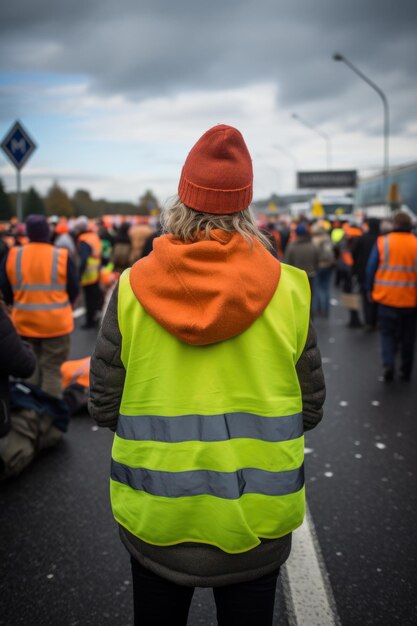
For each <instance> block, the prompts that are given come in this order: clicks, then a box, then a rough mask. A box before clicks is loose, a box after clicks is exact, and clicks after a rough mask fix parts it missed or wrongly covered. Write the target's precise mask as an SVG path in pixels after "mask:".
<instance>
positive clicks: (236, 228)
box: [161, 196, 272, 249]
mask: <svg viewBox="0 0 417 626" xmlns="http://www.w3.org/2000/svg"><path fill="white" fill-rule="evenodd" d="M161 225H162V228H163V231H164V232H165V233H169V234H170V235H173V236H174V237H175V238H176V239H180V240H181V241H188V242H193V241H198V240H199V239H201V233H203V232H204V233H205V236H206V239H213V237H212V235H211V232H212V231H213V230H216V229H219V230H223V231H225V232H226V233H234V232H237V233H239V234H240V235H242V237H243V238H244V239H245V240H246V241H247V243H248V244H249V246H250V247H252V246H253V240H254V239H257V240H258V241H259V242H260V243H261V244H262V245H263V246H265V248H267V249H270V248H271V247H272V245H271V242H270V241H269V239H268V238H267V237H266V236H265V235H264V234H263V233H262V232H261V231H260V230H259V228H258V227H257V225H256V222H255V219H254V217H253V214H252V211H251V210H250V209H249V208H248V209H245V210H244V211H239V213H231V214H228V215H213V214H211V213H202V212H201V211H194V209H191V208H190V207H188V206H186V205H185V204H183V203H182V202H181V200H180V199H179V197H178V196H174V198H173V199H172V200H171V201H170V202H169V203H168V204H167V205H166V206H165V207H164V210H163V212H162V215H161Z"/></svg>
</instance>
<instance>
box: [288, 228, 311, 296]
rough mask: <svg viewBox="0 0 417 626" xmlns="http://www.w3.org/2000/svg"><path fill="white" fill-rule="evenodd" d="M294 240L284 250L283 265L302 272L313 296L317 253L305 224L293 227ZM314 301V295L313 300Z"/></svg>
mask: <svg viewBox="0 0 417 626" xmlns="http://www.w3.org/2000/svg"><path fill="white" fill-rule="evenodd" d="M294 232H295V239H294V241H291V242H290V243H289V244H288V246H287V248H286V250H285V256H284V260H285V263H288V264H289V265H293V266H294V267H298V268H299V269H301V270H304V271H305V273H306V274H307V276H308V280H309V282H310V288H311V292H312V293H313V294H314V282H315V278H316V274H317V270H318V267H319V251H318V249H317V247H316V246H315V245H314V243H313V242H312V241H311V236H310V230H309V227H308V224H307V223H306V222H300V223H299V224H297V226H296V227H295V231H294ZM312 299H313V300H314V295H313V298H312Z"/></svg>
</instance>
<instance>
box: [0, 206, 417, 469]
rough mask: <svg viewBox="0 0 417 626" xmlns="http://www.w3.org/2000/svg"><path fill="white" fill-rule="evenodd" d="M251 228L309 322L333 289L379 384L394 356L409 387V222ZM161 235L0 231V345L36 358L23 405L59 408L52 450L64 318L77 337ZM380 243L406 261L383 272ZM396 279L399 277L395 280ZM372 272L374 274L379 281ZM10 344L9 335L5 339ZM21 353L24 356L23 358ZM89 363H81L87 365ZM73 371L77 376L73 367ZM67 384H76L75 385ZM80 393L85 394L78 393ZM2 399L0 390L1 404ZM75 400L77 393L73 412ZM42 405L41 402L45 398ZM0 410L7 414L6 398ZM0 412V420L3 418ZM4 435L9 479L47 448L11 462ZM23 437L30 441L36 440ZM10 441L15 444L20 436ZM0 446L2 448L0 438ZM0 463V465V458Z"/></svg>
mask: <svg viewBox="0 0 417 626" xmlns="http://www.w3.org/2000/svg"><path fill="white" fill-rule="evenodd" d="M257 225H258V227H259V229H260V231H261V232H262V233H263V234H264V236H265V237H266V239H267V240H268V242H267V244H266V245H267V246H268V249H269V252H270V253H271V254H272V255H273V256H275V257H276V258H277V259H278V260H280V261H281V262H284V263H286V264H289V265H292V266H294V267H297V268H299V269H302V270H304V271H305V272H306V274H307V277H308V280H309V284H310V289H311V316H312V318H313V319H314V318H328V317H329V315H330V314H331V304H330V303H331V299H332V293H334V289H336V290H339V291H340V296H341V301H342V303H343V305H344V307H345V309H346V310H347V319H346V326H347V327H349V328H362V329H363V331H364V332H374V331H376V330H377V329H379V331H380V333H381V352H382V360H383V377H384V380H385V381H387V382H390V381H392V380H393V378H394V376H395V361H396V358H397V352H399V353H400V359H401V363H400V378H401V379H403V380H409V379H410V377H411V372H412V367H413V354H414V344H415V336H416V330H415V327H416V312H417V301H416V296H415V292H416V289H417V287H416V280H415V271H416V270H415V267H414V266H413V258H414V256H413V255H414V247H415V241H417V239H416V237H415V235H414V234H413V228H415V224H413V222H412V220H411V218H410V216H409V215H408V214H407V213H403V212H397V213H396V214H393V216H392V219H384V220H382V221H381V220H379V219H376V218H369V219H365V220H364V221H362V222H361V223H354V222H352V221H351V220H347V219H346V220H340V219H337V218H327V217H323V218H320V219H314V220H312V219H309V218H308V217H306V216H303V215H301V216H300V217H298V218H297V219H291V218H290V217H289V216H286V215H278V216H272V217H269V218H268V219H266V218H265V217H264V216H262V217H261V218H260V219H259V220H258V222H257ZM161 233H162V231H161V226H160V224H159V222H158V223H157V224H152V225H151V224H149V223H139V224H135V223H131V222H130V221H129V219H128V218H125V219H122V220H120V219H119V220H117V221H116V220H114V221H112V220H109V219H107V220H103V219H98V220H88V219H87V218H86V217H84V216H81V217H78V218H75V219H71V220H67V219H63V218H52V219H49V220H47V219H46V218H45V217H44V216H40V215H31V216H29V217H28V218H27V220H26V222H25V224H17V223H16V222H14V223H12V224H4V225H3V229H2V231H1V232H0V235H1V236H0V294H1V296H0V297H1V303H2V304H1V308H2V316H3V318H4V319H2V323H3V324H5V328H6V329H7V332H6V330H5V331H4V337H6V336H9V335H10V336H9V337H8V339H7V341H9V340H10V341H17V342H20V343H19V345H21V349H20V350H17V349H16V350H14V355H15V357H16V359H18V360H19V358H18V355H19V354H20V356H21V360H22V363H23V364H25V363H27V360H28V359H29V361H30V360H31V357H32V356H33V355H35V357H36V360H35V366H34V371H33V373H32V374H31V375H30V376H26V377H25V384H28V385H29V386H30V390H31V396H33V397H34V396H35V394H36V393H38V394H39V393H40V392H42V393H44V394H47V395H48V396H50V397H52V398H54V399H55V400H57V401H59V402H60V403H59V404H58V405H57V403H56V402H55V406H54V411H55V412H54V416H55V417H54V419H52V420H51V419H49V422H50V424H49V425H48V426H46V425H45V424H44V425H43V426H42V428H43V430H44V431H45V432H49V431H51V432H52V433H53V436H52V437H51V438H50V439H51V441H52V442H56V441H58V440H59V438H60V437H59V435H60V434H62V432H64V431H65V429H66V426H67V422H68V419H69V416H68V410H67V405H68V404H69V405H70V413H71V411H73V410H74V406H73V405H74V397H73V396H72V395H71V392H72V393H73V394H75V398H76V397H77V394H76V391H74V389H75V387H73V388H72V389H70V390H68V389H67V393H65V385H64V387H63V378H62V367H63V364H65V363H67V361H68V358H69V352H70V335H71V333H72V332H73V328H74V322H73V315H72V310H73V309H74V308H75V307H77V306H78V305H79V303H81V302H83V304H84V307H85V322H84V324H82V325H81V326H80V328H81V329H83V330H84V329H94V328H98V325H99V323H100V320H101V319H102V317H103V315H104V313H105V311H106V308H107V305H108V303H109V301H110V298H111V294H112V291H113V289H114V286H115V285H116V284H117V281H118V279H119V277H120V275H121V274H122V273H123V271H124V270H125V269H127V268H129V267H131V266H133V265H134V263H135V262H136V261H137V260H139V259H140V258H143V257H144V256H147V255H148V254H149V253H150V252H151V251H152V247H153V242H154V240H155V238H156V237H159V236H160V235H161ZM387 237H388V239H387ZM382 242H389V244H390V245H389V254H391V255H394V257H395V255H396V254H397V249H398V250H399V251H401V254H402V255H403V256H404V254H406V253H407V250H408V257H409V260H408V261H407V260H406V261H404V259H403V258H401V260H400V261H399V262H398V264H397V262H396V263H395V264H394V265H389V264H387V259H386V254H385V252H384V247H383V246H385V245H386V243H384V244H383V243H382ZM407 263H408V264H409V265H408V267H409V269H408V270H407V269H406V264H407ZM390 267H391V269H389V268H390ZM392 267H393V268H394V269H392ZM398 268H403V269H400V270H399V269H398ZM399 271H400V274H401V276H400V278H398V276H397V274H398V272H399ZM381 272H383V273H384V275H383V276H382V277H381ZM386 272H388V274H387V275H385V274H386ZM392 272H394V274H392ZM413 272H414V274H413ZM381 280H382V282H384V281H385V282H387V281H388V283H389V281H390V280H391V282H393V283H395V282H397V283H398V282H399V283H400V284H401V286H398V285H396V284H393V285H389V284H386V285H381ZM22 282H24V283H25V284H26V287H25V288H24V289H22V288H21V285H22ZM40 307H43V308H40ZM12 335H16V337H14V339H13V340H12V339H11V336H12ZM22 341H23V343H22ZM5 345H7V342H6V344H5ZM29 345H30V347H31V351H29V352H28V346H29ZM6 349H7V348H5V350H6ZM25 355H26V356H25ZM89 357H90V355H86V363H87V364H88V365H89V362H90V358H89ZM74 363H78V362H74ZM8 365H10V371H7V372H5V374H7V375H10V376H15V377H16V376H19V377H20V378H22V377H24V373H23V374H22V373H20V374H19V370H16V367H18V368H19V364H17V365H15V364H13V362H10V363H9V364H7V363H6V362H4V366H5V367H6V366H8ZM24 367H27V364H26V365H24ZM65 367H68V366H67V365H65ZM74 368H75V370H74V371H77V367H76V365H74ZM72 382H73V384H78V383H77V380H76V377H75V378H73V379H72ZM66 387H68V385H67V386H66ZM83 388H88V384H87V385H83ZM3 389H5V383H3ZM12 390H13V394H12V395H13V398H14V402H15V404H16V407H17V408H18V409H19V411H18V412H19V417H18V418H16V419H14V420H13V421H14V422H16V424H17V425H18V427H19V428H20V430H24V431H25V434H27V432H28V428H27V424H26V423H25V420H22V418H21V414H22V412H26V416H29V418H30V419H29V421H31V422H32V423H33V425H34V424H36V421H37V417H34V416H33V410H32V412H31V411H30V407H29V409H28V407H25V408H22V407H21V406H20V405H19V402H20V403H21V396H22V392H21V390H20V391H19V388H18V387H16V384H15V385H13V387H12ZM7 395H8V394H6V393H5V391H3V393H2V397H7ZM85 396H86V393H85V391H84V390H83V393H82V398H84V401H83V403H82V404H83V406H85V402H86V401H85ZM63 398H65V400H66V402H65V401H63ZM38 401H39V400H38ZM42 401H43V402H45V396H44V397H43V398H42ZM6 405H7V406H9V399H7V402H6ZM13 406H14V405H13ZM76 407H77V402H75V408H76ZM49 408H50V404H49ZM32 409H33V407H32ZM3 412H4V413H6V412H7V413H9V409H7V410H4V411H3ZM15 412H16V411H15ZM63 416H64V417H63ZM2 419H3V426H2V428H3V433H5V432H6V428H7V430H10V419H8V420H7V421H8V423H9V426H8V427H6V425H5V424H6V417H3V418H2ZM54 420H55V424H56V423H58V424H60V425H61V430H59V428H58V432H57V430H56V428H55V426H53V423H54ZM29 430H30V429H29ZM32 430H34V431H36V427H35V426H33V428H32ZM12 432H13V436H9V437H8V441H9V452H8V454H10V455H11V457H12V463H10V461H9V459H8V457H7V455H6V457H7V461H6V466H7V465H9V470H8V472H4V473H5V475H9V474H14V473H18V472H20V471H21V469H23V467H25V464H26V463H29V462H30V461H31V460H32V458H33V456H34V454H33V449H32V448H33V447H36V450H37V451H39V450H40V449H42V447H45V445H46V444H45V442H47V439H48V437H45V436H43V442H44V444H43V446H40V445H39V443H36V442H35V443H36V445H35V444H34V445H30V450H29V452H27V453H26V454H25V455H22V454H20V456H19V454H17V453H16V449H15V448H16V445H12V443H13V439H14V438H16V436H17V435H16V429H12ZM25 434H23V435H22V436H23V437H24V436H25ZM31 437H32V440H33V441H35V439H36V434H35V435H34V434H32V435H31ZM34 437H35V439H33V438H34ZM20 440H21V441H20V443H22V441H23V439H22V437H20ZM0 441H2V447H3V448H4V447H5V446H4V442H5V438H4V437H3V439H0ZM17 447H18V446H17ZM0 450H1V448H0ZM0 458H2V459H3V466H4V464H5V462H4V455H3V457H2V456H1V455H0Z"/></svg>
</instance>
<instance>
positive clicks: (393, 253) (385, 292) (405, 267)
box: [372, 232, 417, 308]
mask: <svg viewBox="0 0 417 626" xmlns="http://www.w3.org/2000/svg"><path fill="white" fill-rule="evenodd" d="M377 246H378V253H379V266H378V269H377V271H376V274H375V279H374V288H373V291H372V298H373V299H374V300H375V302H379V303H380V304H385V305H386V306H393V307H399V308H403V307H404V308H414V307H417V237H415V236H414V235H413V234H411V233H395V232H394V233H390V234H389V235H385V236H384V237H378V240H377Z"/></svg>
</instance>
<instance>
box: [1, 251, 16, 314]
mask: <svg viewBox="0 0 417 626" xmlns="http://www.w3.org/2000/svg"><path fill="white" fill-rule="evenodd" d="M7 256H8V253H7V254H5V255H4V257H3V258H2V259H1V261H0V291H1V292H2V294H3V298H4V300H5V302H6V303H7V304H13V289H12V286H11V285H10V283H9V278H8V276H7V272H6V262H7Z"/></svg>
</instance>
